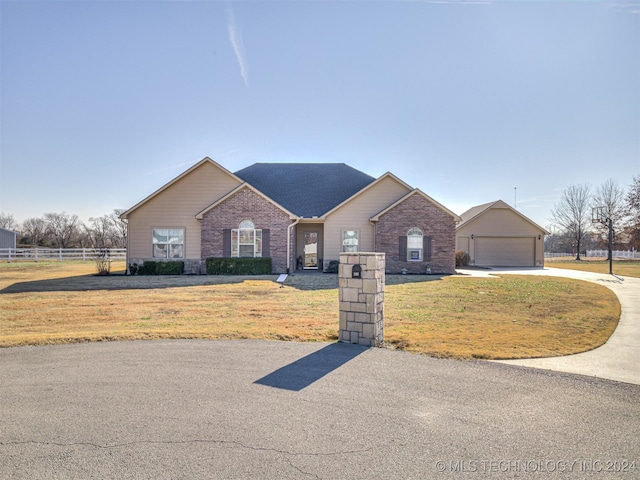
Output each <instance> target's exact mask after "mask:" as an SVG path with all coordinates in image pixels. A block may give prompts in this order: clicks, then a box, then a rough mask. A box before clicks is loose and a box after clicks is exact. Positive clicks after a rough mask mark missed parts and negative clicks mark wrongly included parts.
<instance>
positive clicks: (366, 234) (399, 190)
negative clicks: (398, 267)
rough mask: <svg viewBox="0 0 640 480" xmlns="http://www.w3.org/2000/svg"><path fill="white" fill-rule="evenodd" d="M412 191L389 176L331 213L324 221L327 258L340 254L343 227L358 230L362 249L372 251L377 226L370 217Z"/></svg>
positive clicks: (359, 246) (359, 245)
mask: <svg viewBox="0 0 640 480" xmlns="http://www.w3.org/2000/svg"><path fill="white" fill-rule="evenodd" d="M409 191H410V190H409V189H408V188H407V187H406V186H404V185H402V184H400V183H399V182H398V181H397V180H395V179H393V178H391V177H387V178H384V179H382V180H381V181H380V182H379V183H377V184H375V185H373V186H372V187H371V188H369V189H368V190H365V191H364V192H362V193H361V194H360V195H358V196H356V197H354V198H353V199H351V200H350V201H349V202H347V203H345V204H344V205H343V206H342V207H340V208H339V209H337V210H336V211H334V212H333V213H331V214H330V215H329V216H328V217H327V218H326V220H325V224H324V260H325V262H326V261H329V260H338V259H339V258H340V250H341V248H342V231H343V230H358V231H359V237H358V250H359V251H360V252H372V251H373V250H374V248H373V243H374V228H373V225H371V222H369V219H370V218H371V217H373V216H374V215H375V214H376V213H378V212H381V211H382V210H384V209H385V208H387V207H388V206H389V205H391V204H392V203H394V202H396V201H398V200H400V199H401V198H402V197H404V196H405V195H406V194H407V193H409Z"/></svg>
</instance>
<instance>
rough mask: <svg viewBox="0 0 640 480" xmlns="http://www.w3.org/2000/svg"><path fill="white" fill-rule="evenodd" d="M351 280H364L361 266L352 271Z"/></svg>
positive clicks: (354, 267) (355, 266)
mask: <svg viewBox="0 0 640 480" xmlns="http://www.w3.org/2000/svg"><path fill="white" fill-rule="evenodd" d="M351 278H362V267H361V266H360V265H354V266H353V268H352V269H351Z"/></svg>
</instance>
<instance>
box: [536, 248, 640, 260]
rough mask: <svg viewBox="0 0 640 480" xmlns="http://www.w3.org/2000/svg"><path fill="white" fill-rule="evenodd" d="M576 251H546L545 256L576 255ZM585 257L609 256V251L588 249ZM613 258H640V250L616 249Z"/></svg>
mask: <svg viewBox="0 0 640 480" xmlns="http://www.w3.org/2000/svg"><path fill="white" fill-rule="evenodd" d="M575 256H576V254H575V253H551V252H544V258H555V257H575ZM583 256H584V257H603V258H608V257H609V252H608V251H607V250H587V253H586V255H583ZM613 258H640V251H637V250H636V251H634V250H614V251H613Z"/></svg>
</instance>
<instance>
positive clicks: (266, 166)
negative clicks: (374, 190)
mask: <svg viewBox="0 0 640 480" xmlns="http://www.w3.org/2000/svg"><path fill="white" fill-rule="evenodd" d="M235 175H236V176H237V177H239V178H241V179H242V180H244V181H245V182H247V183H249V184H251V185H252V186H253V187H255V188H257V189H258V190H260V191H261V192H262V193H264V194H265V195H267V196H268V197H270V198H271V199H273V200H274V201H276V202H277V203H279V204H280V205H282V206H283V207H284V208H286V209H287V210H289V211H291V212H293V213H295V214H296V215H298V216H301V217H305V218H311V217H314V216H318V217H320V216H322V215H323V214H325V213H326V212H328V211H329V210H331V209H332V208H333V207H335V206H336V205H339V204H340V203H342V202H343V201H345V200H346V199H348V198H349V197H351V196H352V195H354V194H356V193H357V192H359V191H360V190H362V189H363V188H364V187H366V186H367V185H369V184H370V183H371V182H373V181H375V178H373V177H371V176H369V175H367V174H366V173H363V172H361V171H359V170H356V169H355V168H352V167H350V166H348V165H346V164H344V163H254V164H253V165H251V166H249V167H247V168H243V169H242V170H238V171H237V172H235Z"/></svg>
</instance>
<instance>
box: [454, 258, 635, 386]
mask: <svg viewBox="0 0 640 480" xmlns="http://www.w3.org/2000/svg"><path fill="white" fill-rule="evenodd" d="M457 271H458V273H460V274H463V275H472V276H484V277H486V276H499V275H502V274H509V275H548V276H556V277H567V278H574V279H577V280H586V281H588V282H593V283H598V284H600V285H604V286H605V287H607V288H609V289H611V290H612V291H613V292H614V293H615V294H616V296H617V297H618V300H619V301H620V306H621V314H620V321H619V323H618V327H617V328H616V330H615V331H614V332H613V335H611V337H610V338H609V340H607V342H606V343H605V344H604V345H602V346H600V347H598V348H596V349H594V350H591V351H588V352H584V353H577V354H575V355H567V356H564V357H551V358H531V359H518V360H497V361H496V362H499V363H505V364H510V365H521V366H525V367H532V368H541V369H545V370H554V371H557V372H567V373H576V374H579V375H589V376H592V377H598V378H606V379H609V380H616V381H618V382H626V383H633V384H635V385H640V278H634V277H620V276H617V275H608V274H600V273H592V272H581V271H578V270H567V269H561V268H548V267H545V268H522V269H515V268H513V269H511V268H504V269H491V270H475V269H458V270H457Z"/></svg>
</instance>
